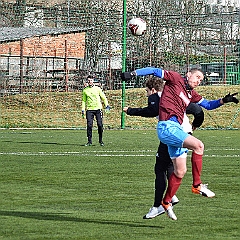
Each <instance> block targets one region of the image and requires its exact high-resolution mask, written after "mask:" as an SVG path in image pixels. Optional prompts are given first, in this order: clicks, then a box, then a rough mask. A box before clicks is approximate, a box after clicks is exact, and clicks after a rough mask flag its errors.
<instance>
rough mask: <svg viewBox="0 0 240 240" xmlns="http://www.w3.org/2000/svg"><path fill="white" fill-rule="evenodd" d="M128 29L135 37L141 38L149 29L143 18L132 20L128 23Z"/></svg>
mask: <svg viewBox="0 0 240 240" xmlns="http://www.w3.org/2000/svg"><path fill="white" fill-rule="evenodd" d="M128 29H129V30H130V32H131V33H132V35H134V36H141V35H143V34H144V32H145V31H146V29H147V24H146V22H145V21H144V20H143V19H142V18H132V19H131V20H130V21H129V22H128Z"/></svg>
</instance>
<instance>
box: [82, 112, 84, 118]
mask: <svg viewBox="0 0 240 240" xmlns="http://www.w3.org/2000/svg"><path fill="white" fill-rule="evenodd" d="M82 118H84V111H83V110H82Z"/></svg>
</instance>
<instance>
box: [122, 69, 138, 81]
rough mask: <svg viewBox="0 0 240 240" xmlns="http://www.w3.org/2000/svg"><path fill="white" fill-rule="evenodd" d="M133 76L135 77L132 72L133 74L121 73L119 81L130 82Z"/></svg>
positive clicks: (134, 73)
mask: <svg viewBox="0 0 240 240" xmlns="http://www.w3.org/2000/svg"><path fill="white" fill-rule="evenodd" d="M135 76H136V72H134V71H133V72H123V73H121V79H122V80H123V81H125V80H130V79H132V78H133V77H135Z"/></svg>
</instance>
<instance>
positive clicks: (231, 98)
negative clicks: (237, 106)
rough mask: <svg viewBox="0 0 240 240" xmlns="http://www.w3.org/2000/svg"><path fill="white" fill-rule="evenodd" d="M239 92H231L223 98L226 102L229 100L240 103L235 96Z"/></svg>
mask: <svg viewBox="0 0 240 240" xmlns="http://www.w3.org/2000/svg"><path fill="white" fill-rule="evenodd" d="M237 94H238V93H237V92H236V93H233V94H230V93H229V94H227V95H226V96H225V97H224V98H223V99H222V100H223V102H224V103H228V102H234V103H239V100H238V99H237V98H235V97H234V96H235V95H237Z"/></svg>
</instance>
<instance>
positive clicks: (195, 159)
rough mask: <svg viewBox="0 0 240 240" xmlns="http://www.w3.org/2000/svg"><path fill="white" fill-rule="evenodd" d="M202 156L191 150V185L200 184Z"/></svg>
mask: <svg viewBox="0 0 240 240" xmlns="http://www.w3.org/2000/svg"><path fill="white" fill-rule="evenodd" d="M202 156H203V155H199V154H197V153H195V152H192V158H191V162H192V177H193V186H198V185H199V184H201V172H202Z"/></svg>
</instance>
